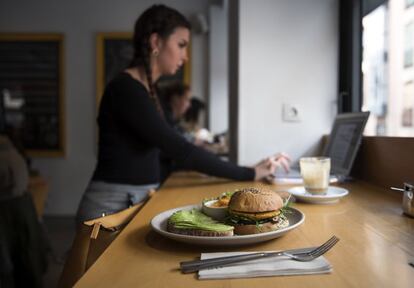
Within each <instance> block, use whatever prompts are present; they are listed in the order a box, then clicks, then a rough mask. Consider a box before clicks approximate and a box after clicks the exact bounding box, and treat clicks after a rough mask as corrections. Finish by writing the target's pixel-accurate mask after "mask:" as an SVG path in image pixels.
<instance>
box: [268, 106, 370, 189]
mask: <svg viewBox="0 0 414 288" xmlns="http://www.w3.org/2000/svg"><path fill="white" fill-rule="evenodd" d="M368 117H369V112H358V113H342V114H338V115H337V116H336V118H335V121H334V124H333V127H332V131H331V134H330V136H329V139H328V142H327V143H326V145H325V148H324V150H323V153H322V155H317V156H325V157H330V158H331V176H330V182H331V183H332V182H337V181H339V182H342V181H345V180H346V179H347V178H348V177H349V173H350V172H351V169H352V164H353V163H354V160H355V157H356V155H357V153H358V148H359V146H360V144H361V140H362V133H363V131H364V128H365V124H366V123H367V121H368ZM274 176H275V178H274V181H275V182H283V183H302V177H301V175H300V170H299V167H293V168H292V169H291V170H290V171H289V173H286V172H284V171H281V170H278V171H276V173H275V175H274Z"/></svg>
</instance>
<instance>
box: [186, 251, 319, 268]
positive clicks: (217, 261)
mask: <svg viewBox="0 0 414 288" xmlns="http://www.w3.org/2000/svg"><path fill="white" fill-rule="evenodd" d="M315 248H316V247H307V248H300V249H290V250H284V251H275V252H256V253H249V254H243V255H235V256H225V257H216V258H211V259H203V260H194V261H184V262H181V263H180V269H181V272H182V273H192V272H196V271H198V270H202V269H206V268H211V267H217V266H226V265H230V264H234V263H238V262H243V261H249V260H255V259H260V258H266V257H275V256H281V253H282V252H285V253H290V254H295V255H299V254H304V253H307V252H309V251H311V250H312V249H315Z"/></svg>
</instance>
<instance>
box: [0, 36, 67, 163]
mask: <svg viewBox="0 0 414 288" xmlns="http://www.w3.org/2000/svg"><path fill="white" fill-rule="evenodd" d="M63 40H64V38H63V35H62V34H32V33H30V34H16V33H1V34H0V93H1V94H0V108H1V109H0V111H1V114H0V117H1V119H0V120H1V121H2V123H3V126H4V129H6V131H7V132H8V134H9V135H10V136H11V137H13V138H14V140H15V141H17V143H16V144H17V145H19V146H20V147H21V148H22V149H24V150H25V151H26V152H27V154H28V155H29V156H32V157H61V156H64V155H65V117H64V98H63V91H64V80H63V79H64V75H63V71H64V67H63V64H64V63H63V49H64V46H63Z"/></svg>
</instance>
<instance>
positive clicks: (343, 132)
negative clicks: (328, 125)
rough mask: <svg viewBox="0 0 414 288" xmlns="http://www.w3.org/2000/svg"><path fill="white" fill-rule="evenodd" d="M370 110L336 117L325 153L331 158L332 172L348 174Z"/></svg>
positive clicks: (342, 174) (339, 174)
mask: <svg viewBox="0 0 414 288" xmlns="http://www.w3.org/2000/svg"><path fill="white" fill-rule="evenodd" d="M368 116H369V112H359V113H343V114H339V115H337V116H336V118H335V122H334V125H333V127H332V131H331V134H330V136H329V140H328V143H327V145H326V147H325V150H324V153H323V155H324V156H326V157H330V158H331V174H334V175H338V176H348V175H349V173H350V172H351V168H352V164H353V162H354V160H355V157H356V154H357V152H358V148H359V145H360V144H361V139H362V132H363V131H364V128H365V124H366V122H367V120H368Z"/></svg>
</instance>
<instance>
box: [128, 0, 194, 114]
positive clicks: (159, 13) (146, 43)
mask: <svg viewBox="0 0 414 288" xmlns="http://www.w3.org/2000/svg"><path fill="white" fill-rule="evenodd" d="M178 27H182V28H187V29H188V30H191V25H190V22H188V20H187V19H186V18H185V17H184V16H183V15H182V14H181V13H180V12H178V11H177V10H175V9H172V8H169V7H167V6H165V5H153V6H151V7H150V8H148V9H147V10H145V11H144V13H142V14H141V16H140V17H139V18H138V19H137V21H136V22H135V29H134V39H133V44H134V58H133V60H132V61H131V64H130V67H139V66H141V67H143V68H144V71H145V75H146V77H147V81H148V87H149V95H150V97H151V99H152V100H153V101H154V104H155V106H156V108H157V110H158V112H159V113H160V115H161V116H163V115H164V113H163V110H162V108H161V104H160V101H159V99H158V96H157V94H156V91H155V90H156V89H155V87H154V83H153V79H152V69H151V61H150V59H151V54H152V51H151V45H150V37H151V35H152V34H153V33H156V34H158V36H159V37H160V38H161V39H164V40H165V39H167V38H168V37H169V36H170V35H171V34H172V33H174V30H175V29H176V28H178Z"/></svg>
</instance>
